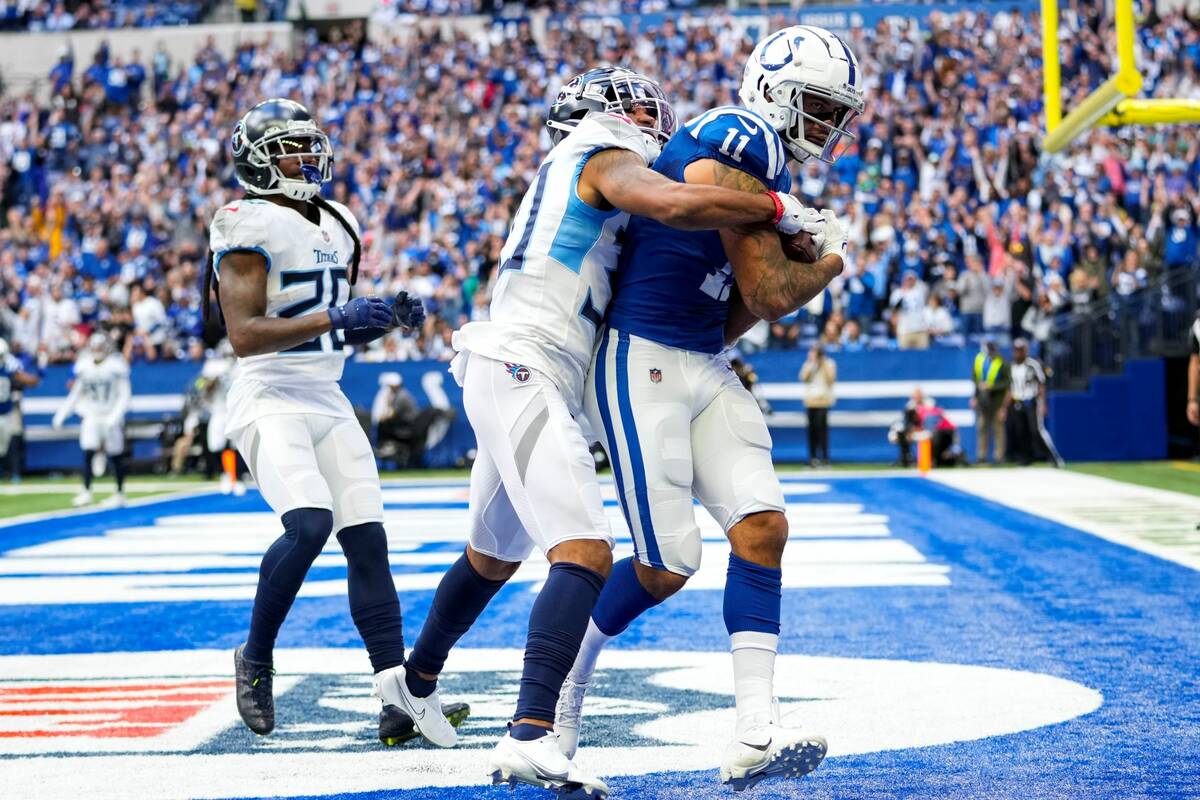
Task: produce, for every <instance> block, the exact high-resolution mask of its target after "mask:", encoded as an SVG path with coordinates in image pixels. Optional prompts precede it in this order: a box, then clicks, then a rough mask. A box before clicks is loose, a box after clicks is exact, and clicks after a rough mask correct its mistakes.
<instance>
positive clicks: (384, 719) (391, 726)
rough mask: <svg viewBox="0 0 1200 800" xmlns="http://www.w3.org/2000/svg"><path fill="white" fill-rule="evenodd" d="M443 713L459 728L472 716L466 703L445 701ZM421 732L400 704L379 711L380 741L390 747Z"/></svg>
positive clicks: (415, 736)
mask: <svg viewBox="0 0 1200 800" xmlns="http://www.w3.org/2000/svg"><path fill="white" fill-rule="evenodd" d="M442 714H444V715H445V717H446V719H447V720H449V722H450V724H451V725H453V726H454V727H455V728H457V727H458V726H459V725H461V724H462V723H463V721H464V720H466V718H467V717H469V716H471V707H470V706H469V705H467V704H466V703H443V704H442ZM420 735H421V732H420V731H419V730H417V729H416V726H414V725H413V721H412V717H410V716H409V715H408V714H407V713H405V711H404V709H402V708H400V707H399V706H388V705H385V706H384V707H383V709H382V710H381V711H380V712H379V741H381V742H383V743H384V744H386V745H387V746H388V747H394V746H396V745H398V744H404V743H405V742H407V741H409V740H411V739H416V738H418V737H420Z"/></svg>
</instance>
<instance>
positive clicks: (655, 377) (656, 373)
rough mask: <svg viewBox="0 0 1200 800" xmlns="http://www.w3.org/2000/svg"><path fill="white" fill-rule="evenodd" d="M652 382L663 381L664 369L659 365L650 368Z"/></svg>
mask: <svg viewBox="0 0 1200 800" xmlns="http://www.w3.org/2000/svg"><path fill="white" fill-rule="evenodd" d="M650 382H651V383H662V370H661V369H659V368H658V367H651V368H650Z"/></svg>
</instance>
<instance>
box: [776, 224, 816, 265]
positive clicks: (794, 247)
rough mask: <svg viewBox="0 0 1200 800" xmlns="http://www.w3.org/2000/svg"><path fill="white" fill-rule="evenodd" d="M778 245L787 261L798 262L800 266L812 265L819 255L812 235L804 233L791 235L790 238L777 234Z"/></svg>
mask: <svg viewBox="0 0 1200 800" xmlns="http://www.w3.org/2000/svg"><path fill="white" fill-rule="evenodd" d="M779 244H780V245H781V246H782V247H783V254H784V255H785V256H787V257H788V259H790V260H792V261H799V262H800V263H802V264H814V263H816V262H817V260H818V257H819V255H820V254H819V252H818V250H817V243H816V242H814V241H813V237H812V234H811V233H807V232H806V231H800V232H799V233H793V234H791V235H790V236H789V235H788V234H785V233H781V234H779Z"/></svg>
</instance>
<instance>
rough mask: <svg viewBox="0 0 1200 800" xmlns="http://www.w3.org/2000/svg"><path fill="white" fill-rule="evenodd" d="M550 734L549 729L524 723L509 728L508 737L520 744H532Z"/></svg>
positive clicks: (514, 724)
mask: <svg viewBox="0 0 1200 800" xmlns="http://www.w3.org/2000/svg"><path fill="white" fill-rule="evenodd" d="M549 732H550V729H549V728H543V727H542V726H540V725H533V724H532V723H529V722H522V723H520V724H517V723H515V722H513V723H511V724H510V725H509V726H508V735H509V736H511V737H512V738H514V739H516V740H517V741H518V742H532V741H534V740H536V739H540V738H542V737H543V736H545V735H546V734H547V733H549Z"/></svg>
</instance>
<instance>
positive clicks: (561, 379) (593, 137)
mask: <svg viewBox="0 0 1200 800" xmlns="http://www.w3.org/2000/svg"><path fill="white" fill-rule="evenodd" d="M613 148H619V149H622V150H629V151H631V152H634V153H636V154H637V155H639V156H640V157H641V158H642V159H643V160H644V161H645V162H646V163H647V164H648V163H649V162H650V155H649V153H648V152H647V142H646V139H645V135H644V134H643V133H642V132H641V131H640V130H638V129H637V128H636V127H634V126H633V125H632V124H631V123H630V122H629V121H628V120H626V119H625V118H623V117H618V116H613V115H610V114H590V115H588V116H587V117H585V118H584V119H583V121H582V122H580V123H579V125H578V126H577V127H576V128H575V130H574V131H572V132H571V133H570V134H569V135H568V136H567V137H566V138H565V139H563V140H562V141H561V142H559V143H558V145H557V146H555V148H554V149H553V150H551V151H550V153H549V154H548V155H547V156H546V159H545V160H544V161H543V162H542V165H541V167H540V168H539V169H538V174H537V178H535V179H534V182H533V185H532V186H530V187H529V190H528V191H527V192H526V193H525V197H524V199H523V200H522V201H521V206H520V208H519V209H518V210H517V215H516V218H515V219H514V220H513V227H512V230H511V231H510V232H509V234H508V241H506V242H505V244H504V249H503V250H502V251H501V253H500V266H499V272H498V273H497V277H496V281H495V286H494V288H493V291H492V304H491V309H490V319H489V320H488V321H487V322H470V323H468V324H466V325H464V326H463V328H462V329H461V330H459V331H458V332H456V333H455V334H454V340H453V341H454V349H455V350H459V351H464V350H469V351H471V352H473V353H478V354H480V355H482V356H486V357H487V358H491V359H494V360H497V361H505V362H514V363H518V364H522V365H525V366H528V367H531V368H533V369H536V370H539V371H540V372H542V373H544V374H545V375H547V376H548V377H549V378H550V379H551V380H552V381H554V383H555V385H556V386H558V389H559V391H560V392H562V394H563V398H564V399H565V400H566V401H567V404H568V407H569V408H571V410H572V413H577V412H578V411H579V409H580V407H581V405H582V394H583V384H584V380H585V378H586V377H587V372H588V365H589V364H590V363H591V360H592V350H593V346H594V345H595V341H596V333H597V330H598V329H599V327H600V324H601V322H602V321H603V319H604V311H605V309H606V308H608V301H609V299H610V298H611V296H612V285H611V283H610V280H609V279H610V273H611V272H612V271H613V270H615V269H616V268H617V256H618V255H619V254H620V243H619V242H618V234H619V232H620V231H621V230H622V229H623V228H624V227H625V225H626V224H627V222H628V220H629V215H628V214H626V213H625V212H623V211H619V210H615V209H614V210H612V211H601V210H600V209H597V208H593V207H592V206H589V205H588V204H587V203H585V202H583V200H581V199H580V197H579V194H578V191H577V188H578V183H579V175H580V173H582V172H583V168H584V165H586V164H587V162H588V159H589V158H591V157H592V156H593V155H595V154H596V153H598V152H600V151H601V150H608V149H613Z"/></svg>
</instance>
